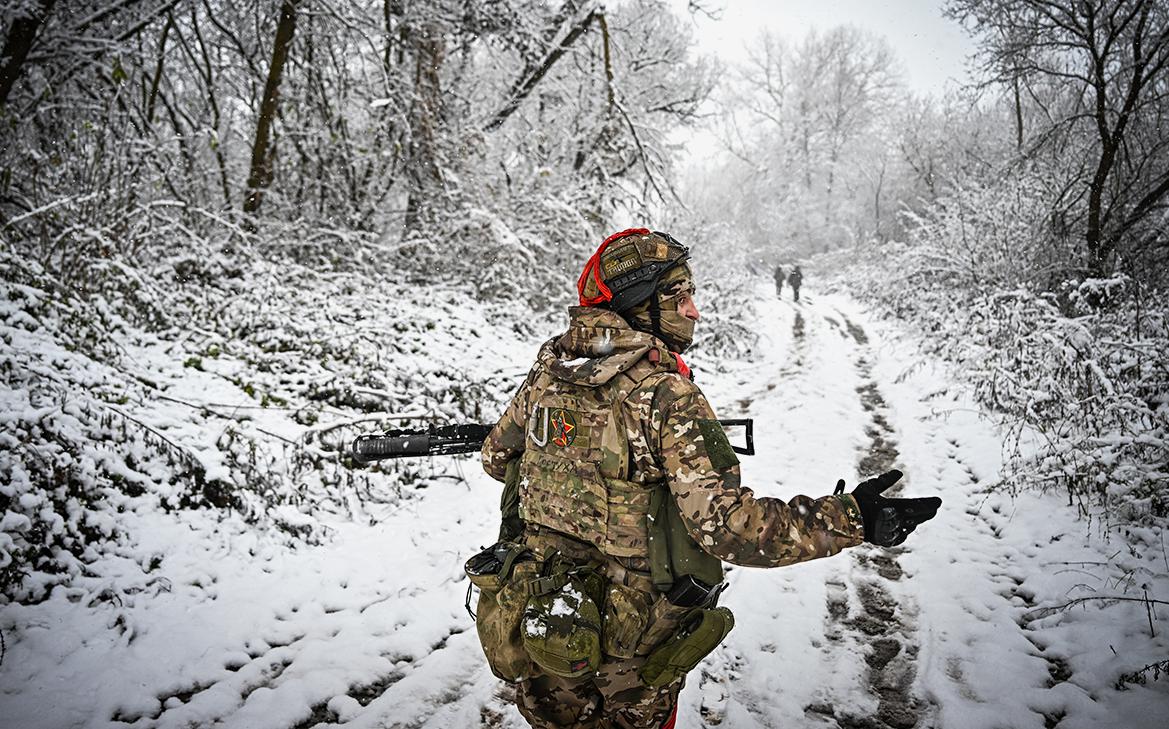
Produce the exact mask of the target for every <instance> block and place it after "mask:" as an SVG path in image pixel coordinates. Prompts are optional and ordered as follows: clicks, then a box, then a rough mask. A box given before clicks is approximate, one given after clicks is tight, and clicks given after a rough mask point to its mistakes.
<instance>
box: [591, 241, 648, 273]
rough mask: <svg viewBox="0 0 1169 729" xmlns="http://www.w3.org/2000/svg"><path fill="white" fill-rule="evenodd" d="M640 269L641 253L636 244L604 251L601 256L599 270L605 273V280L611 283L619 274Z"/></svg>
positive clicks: (631, 243) (632, 243)
mask: <svg viewBox="0 0 1169 729" xmlns="http://www.w3.org/2000/svg"><path fill="white" fill-rule="evenodd" d="M640 267H641V252H640V251H639V250H638V249H637V244H636V243H634V242H632V241H630V242H629V243H626V244H625V245H623V246H621V247H619V248H614V249H611V250H607V251H605V253H604V255H602V256H601V268H603V269H604V272H605V280H606V281H611V280H612V279H613V278H615V277H617V276H620V275H621V274H623V273H625V272H627V271H632V270H633V269H635V268H640Z"/></svg>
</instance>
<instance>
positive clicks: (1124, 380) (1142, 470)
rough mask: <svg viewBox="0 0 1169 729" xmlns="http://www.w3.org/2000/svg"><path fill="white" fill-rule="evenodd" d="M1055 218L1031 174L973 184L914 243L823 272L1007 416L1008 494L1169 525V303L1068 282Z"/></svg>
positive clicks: (880, 249) (1126, 289)
mask: <svg viewBox="0 0 1169 729" xmlns="http://www.w3.org/2000/svg"><path fill="white" fill-rule="evenodd" d="M1046 209H1048V208H1046V207H1045V202H1044V195H1043V193H1042V190H1041V187H1040V186H1039V185H1037V184H1034V182H1033V181H1030V182H1029V181H1028V178H1027V176H1026V175H1017V176H1008V177H1007V178H1006V179H1005V180H1003V181H1001V184H995V185H974V184H970V185H967V186H966V187H965V188H964V189H962V190H961V191H956V192H954V193H953V194H951V195H949V196H945V197H943V198H942V199H940V200H939V201H938V202H937V203H936V204H935V205H933V206H931V207H930V208H929V209H928V210H927V212H926V214H925V215H924V216H921V217H918V218H916V226H917V227H916V228H915V231H914V234H913V236H912V238H911V241H910V242H909V243H907V244H905V243H894V244H887V245H884V246H875V247H871V248H867V249H858V250H854V251H849V252H848V254H847V256H845V255H844V254H837V255H836V256H832V257H823V258H822V259H821V260H820V262H819V263H820V265H821V266H824V267H827V268H833V269H836V270H838V271H841V270H843V271H845V272H846V273H845V274H843V275H841V276H840V277H839V278H838V279H837V285H839V286H841V287H845V288H847V290H848V291H850V292H851V293H853V294H856V295H859V296H861V297H862V298H865V299H867V300H869V301H871V302H874V303H876V304H877V305H878V306H879V308H881V309H882V310H884V311H885V312H887V313H888V314H889V315H892V316H895V317H898V318H900V319H903V320H906V321H908V322H909V323H911V324H912V325H914V326H915V328H917V329H919V330H921V331H922V332H923V334H924V337H923V346H924V348H925V350H926V351H928V352H930V353H933V354H938V355H941V356H943V357H945V358H947V359H949V360H950V361H952V362H954V363H955V364H957V365H958V366H959V367H960V368H961V370H962V371H963V372H964V373H965V374H966V375H967V376H968V377H969V379H970V380H971V382H972V384H973V386H974V390H975V392H976V393H977V395H978V397H979V399H980V400H981V401H982V402H983V403H985V404H986V405H988V406H990V407H992V408H993V409H995V410H997V411H999V412H1001V413H1004V414H1006V415H1007V416H1008V421H1007V422H1008V424H1009V426H1010V432H1011V434H1012V436H1013V437H1011V438H1009V439H1008V442H1007V447H1008V448H1009V449H1010V455H1011V461H1010V470H1009V471H1008V473H1007V474H1006V476H1005V479H1004V484H1005V485H1006V486H1007V487H1010V488H1039V489H1056V488H1058V489H1063V490H1065V491H1066V493H1067V494H1068V498H1069V501H1072V502H1078V503H1080V504H1082V505H1088V504H1089V503H1090V504H1096V505H1103V506H1104V507H1105V508H1106V509H1107V513H1108V514H1109V515H1110V516H1112V517H1118V518H1122V519H1138V520H1139V519H1144V518H1148V517H1165V516H1169V492H1167V491H1166V489H1165V483H1166V482H1167V481H1169V385H1167V384H1166V383H1169V357H1167V356H1166V354H1165V353H1166V352H1169V304H1166V300H1165V297H1164V294H1163V292H1158V291H1155V290H1152V289H1151V288H1150V287H1149V285H1148V284H1145V283H1142V282H1141V281H1138V280H1135V279H1133V278H1130V277H1128V276H1125V275H1117V276H1114V277H1112V278H1108V279H1084V278H1075V277H1069V276H1068V274H1069V270H1070V269H1074V264H1073V261H1072V258H1071V256H1070V253H1071V252H1070V251H1064V250H1063V248H1062V245H1063V243H1062V242H1061V240H1060V239H1059V237H1058V236H1056V235H1054V234H1053V233H1052V231H1051V229H1050V227H1049V224H1048V221H1047V214H1046V213H1045V212H1044V211H1045V210H1046ZM1060 275H1062V276H1064V279H1063V280H1062V281H1061V282H1060V283H1059V284H1058V285H1052V281H1053V280H1054V279H1057V277H1058V276H1060Z"/></svg>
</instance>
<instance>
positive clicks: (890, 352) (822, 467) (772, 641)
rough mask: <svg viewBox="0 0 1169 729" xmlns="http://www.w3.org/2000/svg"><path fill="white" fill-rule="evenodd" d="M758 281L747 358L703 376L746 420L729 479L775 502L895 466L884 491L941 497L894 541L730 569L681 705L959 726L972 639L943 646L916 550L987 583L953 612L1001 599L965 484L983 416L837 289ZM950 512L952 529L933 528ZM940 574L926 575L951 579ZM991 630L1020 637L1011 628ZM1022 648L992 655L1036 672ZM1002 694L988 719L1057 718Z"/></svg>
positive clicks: (705, 718) (704, 711)
mask: <svg viewBox="0 0 1169 729" xmlns="http://www.w3.org/2000/svg"><path fill="white" fill-rule="evenodd" d="M768 288H769V287H766V286H761V287H760V293H761V296H760V302H761V303H760V304H759V314H760V324H759V326H758V327H757V331H760V332H761V334H762V339H761V347H762V351H761V352H758V353H757V356H756V362H755V363H754V364H753V365H750V366H747V367H744V368H743V369H742V371H739V372H737V373H732V376H731V377H730V378H725V379H728V380H730V382H729V383H727V384H726V385H718V384H715V385H711V386H706V385H705V384H704V387H705V388H706V390H707V392H708V395H709V396H710V397H711V400H712V402H714V403H715V407H716V410H719V412H720V414H723V415H729V413H726V412H725V410H724V409H721V408H720V403H724V402H727V401H733V402H734V403H735V404H736V409H735V412H734V416H735V417H739V416H749V417H754V418H755V419H756V447H757V449H758V451H759V454H758V455H757V456H756V457H754V458H747V459H743V473H744V484H745V485H747V486H749V487H751V488H752V489H753V490H755V492H756V494H757V495H759V496H774V497H778V498H781V499H784V500H787V499H789V498H791V497H792V496H794V495H796V494H806V495H813V496H818V495H822V494H825V493H828V492H829V491H830V490H831V488H832V486H833V485H834V484H835V482H836V479H837V478H844V479H845V480H846V482H847V484H848V485H847V488H848V489H850V490H851V488H853V487H854V486H855V485H856V483H857V482H858V481H859V480H860V479H863V478H867V477H870V476H873V475H876V474H879V473H882V472H884V471H886V470H889V469H891V468H898V469H900V470H902V471H904V472H905V473H906V477H905V479H904V480H903V481H902V482H901V484H899V485H898V486H897V487H895V488H894V489H893V491H892V494H891V495H899V494H902V493H904V494H905V495H930V494H940V495H942V497H943V499H945V502H946V503H945V505H944V507H943V509H944V510H949V511H948V512H947V513H946V514H944V515H943V517H942V518H939V519H936V520H935V521H934V522H931V523H927V524H926V525H923V526H922V527H921V529H920V530H919V531H918V532H917V533H915V534H914V535H912V537H911V538H910V539H909V540H908V542H907V543H906V544H905V545H902V546H901V547H898V548H895V549H878V548H875V547H871V546H869V545H862V546H860V547H857V548H853V549H850V550H848V551H847V552H846V553H845V554H843V555H838V556H836V557H833V558H830V559H825V560H817V561H814V562H810V563H805V564H801V565H795V566H792V567H788V568H780V569H775V570H750V569H742V568H736V569H732V571H731V576H730V580H731V584H732V586H731V589H730V590H729V591H728V592H727V593H726V598H725V604H727V605H728V606H730V607H731V608H732V609H733V610H734V611H735V614H736V617H737V621H738V622H737V626H736V629H735V631H733V632H732V633H731V635H730V636H729V637H728V639H727V641H726V642H725V643H724V645H723V646H722V647H721V648H720V649H719V650H718V651H716V652H715V653H714V654H713V655H712V656H711V657H710V658H709V659H708V660H707V661H706V663H704V665H703V666H702V668H701V673H700V676H696V677H695V678H698V683H699V689H698V690H697V691H694V690H692V689H691V690H688V691H687V692H686V693H685V694H684V696H683V711H682V712H681V714H680V716H685V717H695V716H696V715H697V716H699V717H701V721H702V724H701V726H703V727H706V728H713V727H735V728H736V729H738V728H740V727H742V728H746V727H781V726H801V727H803V726H821V727H839V728H840V729H912V728H915V727H917V728H923V727H945V726H954V725H966V723H965V722H959V721H955V719H956V718H957V716H958V715H959V713H960V712H961V709H958V707H957V706H954V705H951V703H950V702H949V701H948V700H949V698H950V697H951V696H952V695H954V694H957V695H959V696H960V697H962V698H963V699H964V700H966V701H972V702H974V703H979V702H983V701H985V698H984V697H983V696H980V695H978V692H977V691H976V690H975V689H974V688H972V687H971V685H970V684H969V682H968V681H967V680H966V677H965V676H964V675H963V673H962V670H961V666H962V665H963V664H964V663H965V662H966V661H969V660H970V659H971V658H970V656H969V651H970V648H971V646H970V645H966V646H962V647H956V646H953V645H952V643H951V641H949V640H948V639H947V637H946V636H945V635H944V631H939V630H936V629H935V625H936V624H937V623H940V622H943V621H944V620H953V619H955V618H954V617H953V615H952V614H951V615H947V616H946V617H945V618H942V617H940V616H934V615H933V614H932V610H933V608H935V607H936V606H937V605H938V604H939V603H938V602H936V601H934V600H931V598H930V597H929V596H927V595H925V594H923V593H922V590H921V588H922V587H923V586H925V585H927V584H930V582H931V581H932V580H934V579H936V575H934V574H931V573H930V569H934V568H927V567H925V566H924V562H926V560H923V559H922V555H924V554H928V555H933V556H934V557H935V558H936V557H937V556H938V555H948V556H947V558H946V560H945V561H944V562H945V563H948V564H947V567H946V569H953V568H952V567H950V565H954V564H958V563H959V562H960V561H961V562H966V564H965V565H963V568H964V569H965V570H969V572H970V573H971V574H972V575H978V576H979V579H980V580H986V579H987V577H989V578H990V580H991V581H992V584H991V585H987V586H986V587H989V588H990V589H991V593H990V594H983V595H981V596H979V597H978V598H976V599H975V600H973V601H972V602H976V603H978V604H979V607H977V608H976V607H974V606H973V605H970V606H967V607H964V609H963V611H962V615H961V616H959V617H958V618H957V619H958V620H959V621H961V622H970V623H979V622H981V621H986V620H987V618H986V616H985V614H984V613H985V612H986V611H987V610H995V608H997V607H1002V608H1006V607H1008V603H1010V601H1011V600H1015V599H1016V598H1015V593H1014V592H1013V588H1014V587H1015V586H1012V588H1008V589H1002V588H1001V587H1000V586H996V585H994V584H993V580H995V579H997V578H995V577H994V575H995V574H998V573H1001V572H1002V571H1003V570H1002V568H1001V567H994V566H993V565H996V564H997V565H1002V564H1006V563H1009V562H1010V561H1011V560H1012V559H1015V560H1017V557H1018V555H1013V554H1001V556H1000V555H999V554H993V556H992V553H994V552H995V546H996V541H997V539H996V536H995V528H996V524H997V525H998V526H999V527H1000V528H1001V522H1002V519H1003V517H1002V514H1001V508H1000V507H999V506H998V505H996V506H995V507H994V508H993V509H991V508H987V506H986V501H987V496H986V495H985V494H982V493H980V491H981V489H980V488H979V483H980V482H981V481H982V480H992V479H993V478H995V477H996V476H997V469H998V467H999V463H998V458H997V456H998V453H999V451H1000V446H999V444H998V442H997V440H996V436H995V434H994V432H993V428H991V427H990V425H989V424H987V423H985V422H983V421H981V420H980V419H979V417H978V414H977V413H976V412H973V411H965V412H963V413H961V414H960V415H958V416H957V417H954V413H951V412H947V411H948V409H949V408H950V407H953V403H949V402H946V400H947V398H948V396H947V395H946V394H945V393H943V392H942V391H938V392H929V390H928V389H926V390H925V391H923V390H922V389H921V388H923V386H925V385H926V384H927V382H926V380H928V378H924V380H923V378H922V377H916V378H915V375H914V373H913V371H912V370H913V367H912V366H910V367H907V366H906V359H905V357H903V356H901V353H899V352H897V351H896V350H895V347H896V345H895V344H893V343H891V342H885V341H882V340H881V338H880V335H878V334H875V333H874V332H872V331H870V330H869V327H868V325H867V324H864V323H862V322H863V320H864V319H865V316H864V312H862V311H858V310H856V309H855V304H854V303H852V302H851V301H849V300H847V299H841V298H837V297H829V296H816V295H815V294H811V295H809V294H808V293H805V297H804V299H803V301H802V302H800V303H794V302H792V301H790V291H787V292H785V295H784V298H783V300H776V299H775V298H774V296H773V295H771V296H768V295H765V294H764V292H765V291H767V289H768ZM768 293H770V292H768ZM929 384H936V383H929ZM938 399H940V400H941V401H942V402H938V403H934V402H931V401H933V400H938ZM906 454H908V455H906ZM925 455H928V458H925V457H923V456H925ZM970 464H975V465H974V466H972V465H970ZM973 468H978V469H980V473H979V475H975V471H974V470H973ZM984 512H989V514H987V513H984ZM959 514H960V515H961V516H958V515H959ZM962 517H964V519H963V518H962ZM959 521H960V522H961V523H960V525H958V528H956V529H955V528H952V527H951V526H948V525H947V524H946V522H959ZM956 543H960V544H962V549H960V550H958V549H955V546H956ZM999 551H1000V552H1001V551H1002V550H999ZM988 558H989V559H988ZM984 560H985V562H984ZM931 561H934V562H935V563H939V562H940V561H939V560H936V559H934V560H931ZM937 568H940V567H937ZM988 572H989V573H990V574H989V575H988V574H987V573H988ZM952 576H953V575H952V574H951V575H950V576H949V577H948V578H947V579H945V580H939V582H944V583H945V584H949V583H950V577H952ZM972 584H973V583H972ZM981 586H982V585H980V587H981ZM939 592H944V590H937V589H934V590H930V591H929V595H930V596H933V597H934V598H936V597H937V596H938V593H939ZM952 597H953V596H946V598H945V599H946V600H951V599H952ZM998 600H1002V601H1004V602H1002V603H1001V604H1000V605H995V602H996V601H998ZM1011 604H1014V603H1011ZM983 606H985V607H983ZM923 612H924V613H926V614H925V615H923ZM997 612H1001V611H997ZM995 622H999V621H998V620H997V619H996V620H995ZM1005 629H1006V630H1009V631H1010V632H1011V633H1014V634H1019V633H1020V631H1019V629H1018V626H1012V627H1010V628H1005ZM939 633H941V634H939ZM1008 642H1009V640H1008ZM1037 653H1041V651H1038V650H1036V649H1035V648H1034V647H1033V648H1031V649H1030V650H1027V649H1025V648H1015V649H1011V650H1008V651H1007V654H1006V655H1005V656H1002V657H999V656H996V657H995V660H1001V661H1003V663H1001V664H1000V665H1002V666H1003V667H1005V668H1007V670H1008V671H1009V672H1010V673H1011V675H1013V676H1014V677H1015V678H1016V679H1021V680H1022V681H1023V682H1024V683H1030V682H1041V681H1042V679H1043V678H1044V676H1043V675H1042V674H1041V671H1040V670H1039V668H1040V665H1041V664H1039V662H1037V661H1035V660H1034V659H1035V657H1036V656H1035V654H1037ZM942 656H945V657H944V658H943V657H942ZM939 662H940V663H942V664H943V665H942V666H939V665H938V664H939ZM947 666H948V667H949V668H947ZM939 671H940V672H941V676H939V675H937V674H938V672H939ZM1020 703H1026V702H1020ZM1001 708H1002V709H1003V713H1002V714H1001V715H1000V718H999V719H998V721H1003V720H1005V718H1006V717H1011V719H1010V720H1009V722H1008V723H1010V724H1011V725H1014V726H1036V727H1051V726H1055V725H1056V723H1053V720H1056V721H1057V720H1058V717H1057V715H1055V714H1052V713H1051V712H1050V711H1046V710H1045V709H1043V708H1042V707H1036V706H1034V705H1026V706H1019V705H1013V706H1009V707H1008V706H1004V707H1001ZM691 721H694V719H691ZM993 722H994V720H992V725H993ZM691 725H694V724H691Z"/></svg>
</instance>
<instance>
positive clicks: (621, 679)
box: [516, 526, 685, 729]
mask: <svg viewBox="0 0 1169 729" xmlns="http://www.w3.org/2000/svg"><path fill="white" fill-rule="evenodd" d="M524 542H525V543H526V544H527V545H528V546H529V547H532V548H533V549H534V550H537V551H540V552H546V551H547V550H549V549H555V550H557V551H559V552H560V553H561V554H564V555H567V556H569V557H571V558H574V559H577V558H579V559H581V560H582V561H589V560H596V559H598V557H600V553H599V552H597V551H596V550H595V549H593V548H592V547H590V546H589V545H586V544H584V543H582V542H579V541H577V540H575V539H571V538H569V537H566V536H564V535H561V534H558V533H556V532H554V531H551V530H547V529H540V528H538V527H536V528H533V527H531V526H529V527H528V533H527V534H526V536H525V538H524ZM600 558H601V559H603V560H604V562H605V572H606V576H607V577H608V578H609V579H610V580H616V581H620V582H621V583H622V584H625V585H628V586H631V587H637V588H639V589H644V590H645V591H646V592H648V593H651V594H653V593H654V590H653V587H652V583H651V582H650V580H649V577H648V574H647V573H646V572H642V571H641V570H639V569H636V567H642V566H643V565H641V564H633V565H632V567H634V569H630V567H631V565H630V562H635V563H636V562H637V560H622V561H620V562H619V561H617V560H615V559H612V558H604V557H600ZM646 652H648V651H646ZM645 660H646V659H645V656H644V655H638V656H635V657H633V658H626V659H618V658H612V657H610V656H608V655H604V656H603V661H602V663H601V668H600V670H598V671H597V673H596V674H594V675H591V676H584V677H581V678H575V679H572V678H560V677H559V676H551V675H546V674H540V675H536V676H533V677H531V678H528V679H526V680H524V681H521V682H520V683H519V684H518V685H517V687H516V688H517V690H516V705H517V707H518V708H519V710H520V713H521V714H523V716H524V718H525V719H527V720H528V723H529V724H531V725H532V726H533V727H536V728H537V729H562V728H563V727H572V729H658V727H661V726H662V725H663V724H665V723H666V721H667V720H668V719H669V718H670V716H671V714H672V713H673V711H674V707H675V706H676V705H677V703H678V693H679V692H680V691H681V690H682V686H683V684H684V683H685V679H680V680H678V681H675V682H674V683H671V684H669V685H666V686H663V687H661V688H657V689H655V688H650V687H649V686H646V685H645V684H644V683H642V681H641V678H640V677H639V676H638V671H639V670H640V669H641V667H642V665H643V664H644V663H645ZM537 670H538V669H537Z"/></svg>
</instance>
